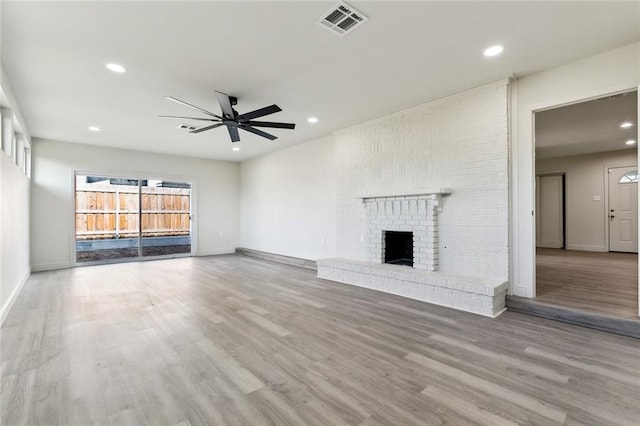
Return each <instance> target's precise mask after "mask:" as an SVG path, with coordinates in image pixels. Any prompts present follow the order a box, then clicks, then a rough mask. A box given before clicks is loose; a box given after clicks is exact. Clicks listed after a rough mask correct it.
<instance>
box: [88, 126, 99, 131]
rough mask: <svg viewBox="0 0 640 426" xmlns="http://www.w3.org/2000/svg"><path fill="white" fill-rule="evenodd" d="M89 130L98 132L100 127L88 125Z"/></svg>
mask: <svg viewBox="0 0 640 426" xmlns="http://www.w3.org/2000/svg"><path fill="white" fill-rule="evenodd" d="M89 130H91V131H92V132H99V131H100V127H98V126H89Z"/></svg>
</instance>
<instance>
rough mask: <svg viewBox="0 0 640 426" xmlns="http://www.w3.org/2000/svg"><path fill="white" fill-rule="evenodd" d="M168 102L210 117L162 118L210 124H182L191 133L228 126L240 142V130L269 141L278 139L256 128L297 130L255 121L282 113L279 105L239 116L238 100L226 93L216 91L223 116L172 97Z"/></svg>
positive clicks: (168, 116)
mask: <svg viewBox="0 0 640 426" xmlns="http://www.w3.org/2000/svg"><path fill="white" fill-rule="evenodd" d="M166 99H167V100H170V101H172V102H176V103H178V104H180V105H183V106H186V107H188V108H191V109H194V110H196V111H199V112H200V113H202V114H205V115H207V116H208V117H184V116H177V115H161V116H160V118H168V119H177V120H196V121H207V122H209V123H207V124H205V125H203V126H201V127H193V126H191V125H188V124H181V125H180V126H179V127H180V128H182V129H186V130H188V131H189V133H201V132H205V131H207V130H211V129H215V128H216V127H220V126H226V127H227V131H228V132H229V137H230V138H231V142H239V141H240V134H239V132H238V129H241V130H244V131H246V132H249V133H253V134H255V135H258V136H262V137H263V138H266V139H269V140H275V139H277V138H278V137H277V136H274V135H272V134H270V133H267V132H265V131H262V130H260V129H256V127H269V128H274V129H290V130H293V129H295V127H296V125H295V124H294V123H276V122H272V121H255V120H253V119H254V118H260V117H264V116H265V115H270V114H275V113H276V112H280V111H282V109H281V108H280V107H279V106H278V105H275V104H274V105H269V106H266V107H264V108H260V109H257V110H255V111H250V112H247V113H244V114H238V111H236V110H235V109H234V108H233V107H234V106H235V105H236V104H237V103H238V99H237V98H236V97H234V96H229V95H227V94H226V93H222V92H218V91H216V99H217V100H218V104H220V110H221V112H222V115H218V114H214V113H212V112H211V111H207V110H206V109H203V108H200V107H197V106H195V105H192V104H190V103H188V102H185V101H182V100H180V99H177V98H174V97H172V96H167V97H166Z"/></svg>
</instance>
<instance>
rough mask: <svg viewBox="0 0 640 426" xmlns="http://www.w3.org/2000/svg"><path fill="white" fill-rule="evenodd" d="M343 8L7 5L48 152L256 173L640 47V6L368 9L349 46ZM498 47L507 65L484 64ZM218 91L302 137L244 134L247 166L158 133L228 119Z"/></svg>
mask: <svg viewBox="0 0 640 426" xmlns="http://www.w3.org/2000/svg"><path fill="white" fill-rule="evenodd" d="M333 4H334V3H333V2H195V3H191V2H18V1H16V2H13V1H4V2H2V6H1V7H2V62H3V65H4V67H5V69H6V72H7V74H8V77H9V80H10V81H11V84H12V86H13V91H14V92H15V95H16V97H17V99H18V100H19V102H20V108H21V109H22V112H23V115H24V117H25V120H26V124H27V127H28V128H29V130H30V132H31V133H32V135H33V136H36V137H42V138H51V139H58V140H65V141H70V142H77V143H88V144H95V145H105V146H113V147H122V148H130V149H138V150H144V151H154V152H164V153H172V154H181V155H188V156H196V157H204V158H218V159H225V160H243V159H246V158H250V157H254V156H257V155H260V154H263V153H266V152H269V151H272V150H276V149H280V148H282V147H285V146H289V145H293V144H296V143H301V142H305V141H308V140H310V139H313V138H317V137H321V136H325V135H328V134H330V133H331V132H333V131H335V130H337V129H340V128H344V127H346V126H349V125H352V124H356V123H358V122H362V121H365V120H368V119H371V118H375V117H378V116H380V115H383V114H385V113H389V112H393V111H397V110H399V109H402V108H405V107H408V106H412V105H416V104H419V103H423V102H425V101H427V100H430V99H435V98H438V97H441V96H444V95H447V94H450V93H453V92H457V91H461V90H464V89H467V88H471V87H475V86H478V85H481V84H483V83H488V82H491V81H495V80H498V79H500V78H504V77H507V76H509V75H512V74H516V75H518V76H522V75H526V74H529V73H532V72H535V71H539V70H542V69H547V68H550V67H553V66H557V65H560V64H563V63H567V62H571V61H573V60H576V59H579V58H583V57H586V56H590V55H593V54H596V53H599V52H603V51H606V50H610V49H613V48H616V47H620V46H624V45H628V44H631V43H634V42H637V41H638V40H640V28H639V25H638V22H639V20H640V3H638V2H623V3H612V2H584V3H582V2H557V3H556V2H510V3H507V2H504V3H500V2H391V1H390V2H361V1H357V2H356V1H353V2H350V4H351V5H352V6H354V7H355V8H357V9H359V10H360V11H361V12H362V13H364V14H365V15H367V16H368V17H369V22H367V23H366V24H365V25H363V26H362V27H361V28H359V29H358V30H356V31H355V32H353V33H352V34H350V35H348V36H346V37H344V38H340V37H337V36H336V35H334V34H332V33H331V32H329V31H327V30H325V29H323V28H321V27H319V26H318V25H316V24H315V23H314V21H315V20H316V19H317V18H318V17H319V16H320V15H321V14H322V13H324V12H326V11H327V10H328V9H329V7H331V6H332V5H333ZM498 43H499V44H503V45H504V47H505V51H504V53H503V54H502V55H501V56H500V57H495V58H485V57H484V56H483V55H482V51H483V50H484V49H485V48H486V47H488V46H491V45H493V44H498ZM110 61H112V62H118V63H122V64H123V65H125V66H126V67H127V69H128V72H127V73H126V74H124V75H116V74H113V73H111V72H109V71H107V70H106V69H105V67H104V64H105V63H106V62H110ZM214 90H219V91H223V92H226V93H228V94H230V95H235V96H237V97H238V98H239V101H238V105H237V107H236V109H237V110H238V111H239V112H240V113H243V112H247V111H250V110H253V109H256V108H260V107H263V106H266V105H269V104H272V103H276V104H278V105H279V106H280V107H281V108H282V109H283V110H284V111H283V112H280V113H278V114H274V115H271V116H268V117H265V120H267V119H268V120H272V121H287V122H295V123H297V128H296V130H294V131H288V130H278V129H276V130H274V131H273V133H274V134H276V135H278V136H279V137H280V138H279V139H277V140H276V141H274V142H269V141H267V140H266V139H262V138H260V137H257V136H254V135H251V134H248V133H246V132H241V137H242V142H239V143H238V144H235V145H234V146H240V147H241V151H240V152H232V151H231V147H232V145H231V143H230V141H229V136H228V134H227V132H226V130H225V129H224V128H219V129H214V130H211V131H207V132H204V133H201V134H198V135H192V134H186V133H184V131H182V130H179V129H177V125H178V124H179V123H178V122H173V121H168V120H162V119H159V118H157V115H160V114H167V115H185V114H186V115H191V111H189V110H187V109H186V108H183V107H181V106H180V105H176V104H173V103H170V102H168V101H166V100H164V98H163V97H164V96H167V95H170V96H174V97H177V98H180V99H184V100H186V101H188V102H191V103H193V104H196V105H198V106H201V107H203V108H205V109H209V110H213V111H214V112H217V110H218V105H217V103H216V101H215V97H214V93H213V91H214ZM312 115H313V116H317V117H318V119H319V120H320V121H319V122H318V123H317V124H315V125H310V124H308V123H307V121H306V119H307V117H308V116H312ZM89 125H96V126H99V127H101V128H102V132H100V133H92V132H89V131H88V130H87V127H88V126H89Z"/></svg>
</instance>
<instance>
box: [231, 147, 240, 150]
mask: <svg viewBox="0 0 640 426" xmlns="http://www.w3.org/2000/svg"><path fill="white" fill-rule="evenodd" d="M231 150H233V151H240V148H238V147H237V146H234V147H233V148H231Z"/></svg>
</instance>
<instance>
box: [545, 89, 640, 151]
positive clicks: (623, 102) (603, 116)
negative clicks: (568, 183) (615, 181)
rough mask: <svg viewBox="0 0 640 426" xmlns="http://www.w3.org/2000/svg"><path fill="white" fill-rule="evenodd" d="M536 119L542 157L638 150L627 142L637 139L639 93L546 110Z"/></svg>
mask: <svg viewBox="0 0 640 426" xmlns="http://www.w3.org/2000/svg"><path fill="white" fill-rule="evenodd" d="M535 122H536V130H535V133H536V138H535V139H536V158H538V159H542V158H551V157H564V156H567V155H581V154H592V153H596V152H606V151H616V150H621V149H636V146H635V145H634V146H629V145H625V142H626V141H628V140H636V139H637V137H636V135H637V132H638V128H637V125H638V96H637V92H635V91H634V92H628V93H623V94H619V95H615V96H610V97H605V98H601V99H596V100H592V101H588V102H581V103H578V104H573V105H568V106H564V107H560V108H554V109H550V110H547V111H542V112H539V113H537V114H536V120H535ZM624 122H630V123H632V124H633V126H632V127H629V128H626V129H624V128H621V127H620V124H622V123H624Z"/></svg>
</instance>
